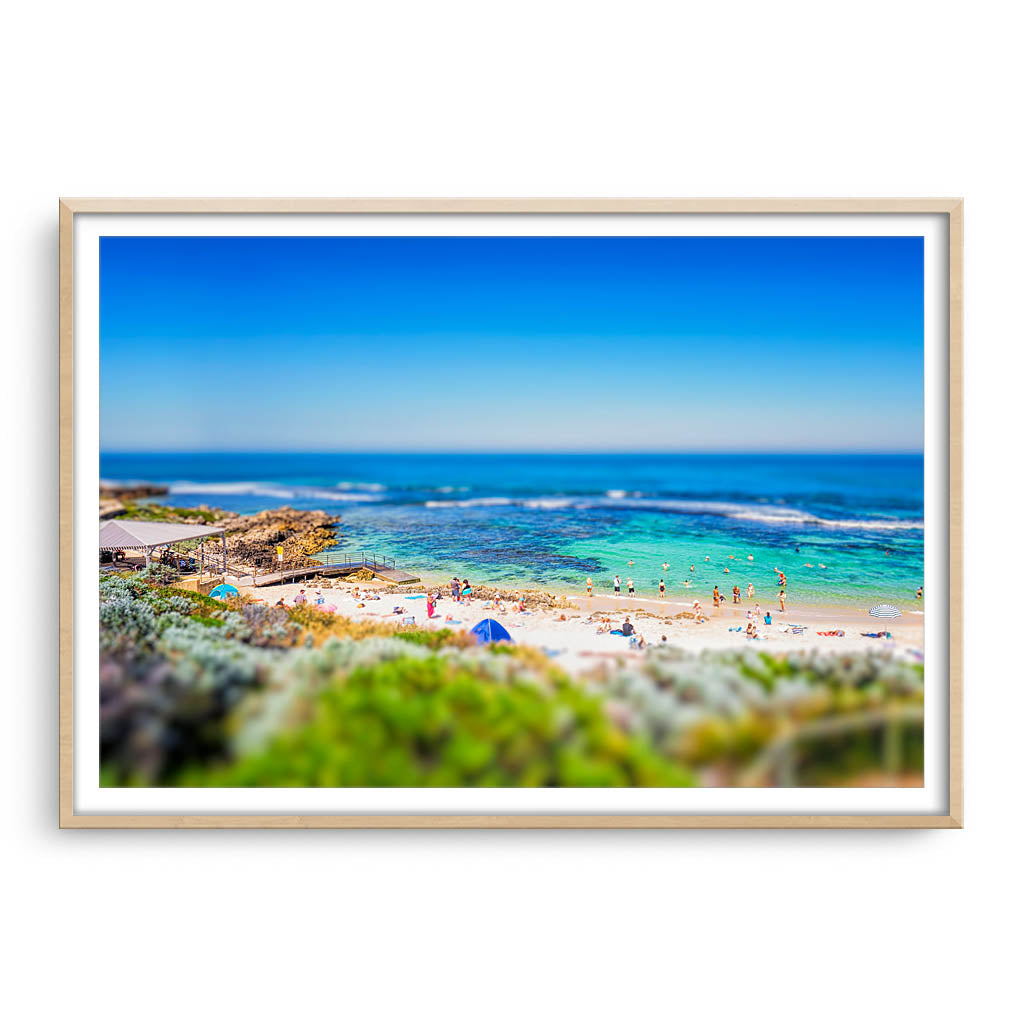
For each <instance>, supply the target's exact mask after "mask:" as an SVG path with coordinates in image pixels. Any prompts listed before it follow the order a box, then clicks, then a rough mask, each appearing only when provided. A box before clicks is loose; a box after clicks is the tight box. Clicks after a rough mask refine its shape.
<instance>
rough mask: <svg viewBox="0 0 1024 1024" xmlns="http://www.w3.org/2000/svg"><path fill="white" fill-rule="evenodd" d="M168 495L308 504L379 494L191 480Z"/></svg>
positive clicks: (372, 498) (369, 498)
mask: <svg viewBox="0 0 1024 1024" xmlns="http://www.w3.org/2000/svg"><path fill="white" fill-rule="evenodd" d="M167 490H168V492H169V493H171V494H212V495H217V494H222V495H239V494H243V495H250V496H252V497H258V498H278V499H280V500H281V501H294V500H295V499H296V498H301V499H306V500H310V501H352V502H363V501H382V500H383V497H384V496H383V495H382V494H379V493H372V494H370V493H363V492H357V491H352V490H332V489H329V488H323V487H303V486H300V485H296V486H292V487H287V486H285V485H283V484H273V483H263V482H259V481H232V482H230V483H229V482H226V481H220V482H217V481H215V482H212V483H197V482H195V481H192V480H179V481H176V482H175V483H172V484H170V485H169V486H168V488H167Z"/></svg>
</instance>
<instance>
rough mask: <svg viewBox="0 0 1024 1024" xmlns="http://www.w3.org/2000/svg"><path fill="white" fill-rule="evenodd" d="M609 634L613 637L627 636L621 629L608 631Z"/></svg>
mask: <svg viewBox="0 0 1024 1024" xmlns="http://www.w3.org/2000/svg"><path fill="white" fill-rule="evenodd" d="M608 632H609V633H610V634H611V635H612V636H625V635H626V634H625V633H623V632H622V630H621V629H610V630H608Z"/></svg>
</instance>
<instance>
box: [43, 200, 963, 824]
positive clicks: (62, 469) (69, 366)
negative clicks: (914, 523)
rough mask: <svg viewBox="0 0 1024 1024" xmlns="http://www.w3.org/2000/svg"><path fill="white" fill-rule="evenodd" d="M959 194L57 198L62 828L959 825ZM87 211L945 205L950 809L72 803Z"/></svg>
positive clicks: (938, 209)
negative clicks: (492, 811) (484, 810)
mask: <svg viewBox="0 0 1024 1024" xmlns="http://www.w3.org/2000/svg"><path fill="white" fill-rule="evenodd" d="M963 206H964V203H963V199H962V198H930V199H929V198H924V199H907V198H903V199H900V198H859V199H839V198H816V199H815V198H812V199H806V198H805V199H797V198H763V199H755V198H742V199H736V198H732V199H714V198H708V199H668V198H665V199H657V198H633V199H596V198H594V199H588V198H583V199H579V198H574V199H570V198H561V199H559V198H525V199H524V198H519V199H515V198H458V199H456V198H450V199H438V198H432V199H416V198H372V197H367V198H359V199H326V198H292V199H239V198H185V197H182V198H149V199H146V198H131V199H125V198H61V199H60V201H59V215H60V216H59V221H60V242H59V251H60V257H59V262H60V283H59V305H60V314H59V322H60V328H59V334H60V337H59V345H60V357H59V399H60V410H59V441H60V453H59V483H60V511H59V547H60V552H61V557H60V562H59V566H63V565H65V564H66V565H68V566H70V567H71V568H70V571H68V572H63V571H60V570H59V633H60V649H59V651H60V653H59V659H60V660H59V666H60V668H59V672H60V679H59V751H58V757H59V795H58V807H59V813H58V821H59V826H60V828H62V829H110V828H118V829H145V828H161V829H164V828H171V829H208V828H231V829H252V828H299V829H303V828H305V829H347V828H375V829H397V828H412V829H456V828H459V829H462V828H476V829H506V828H507V829H552V828H556V829H615V828H626V829H690V828H725V829H772V828H808V829H821V828H853V829H864V828H868V829H921V828H929V829H931V828H938V829H961V828H963V244H964V235H963ZM79 213H197V214H200V213H202V214H211V213H213V214H216V213H225V214H231V213H236V214H242V213H311V214H322V213H938V214H947V215H948V217H949V250H948V253H949V503H950V523H949V560H950V597H949V601H950V605H949V617H950V621H949V770H948V782H949V813H948V814H945V815H942V814H939V815H935V814H931V815H929V814H922V815H810V814H809V815H802V814H792V815H770V814H761V815H642V814H641V815H629V814H627V815H538V814H528V815H420V814H415V815H214V814H211V815H194V814H193V815H109V814H106V815H100V814H76V813H75V811H74V762H73V742H74V690H73V656H74V622H73V598H74V561H73V558H72V557H71V556H72V552H73V527H74V500H73V499H74V280H73V275H74V216H75V214H79Z"/></svg>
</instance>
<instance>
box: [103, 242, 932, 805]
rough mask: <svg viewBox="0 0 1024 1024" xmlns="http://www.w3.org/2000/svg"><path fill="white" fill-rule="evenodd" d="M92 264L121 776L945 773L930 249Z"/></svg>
mask: <svg viewBox="0 0 1024 1024" xmlns="http://www.w3.org/2000/svg"><path fill="white" fill-rule="evenodd" d="M99 251H100V261H99V267H100V270H99V298H100V304H99V319H100V376H99V394H100V454H99V477H100V488H99V494H98V509H99V526H98V528H99V574H98V582H97V586H98V590H99V659H100V688H99V701H100V707H99V730H100V738H99V740H100V741H99V755H100V766H99V767H100V779H101V784H102V786H104V787H209V788H220V787H223V788H240V787H296V788H346V787H347V788H364V787H366V788H373V787H443V788H463V787H499V788H513V787H533V788H541V787H564V788H575V787H605V788H632V787H638V788H641V787H651V788H658V787H660V788H684V787H707V788H712V787H733V788H736V787H740V788H748V787H749V788H766V787H780V788H785V787H788V788H794V787H816V788H828V787H843V788H850V787H853V788H865V789H869V788H881V787H885V788H892V787H915V788H917V787H921V786H923V783H924V672H925V665H924V628H925V626H924V609H925V601H926V594H925V587H924V582H925V581H924V529H925V524H924V454H923V448H924V370H923V363H924V313H923V294H924V251H923V245H922V239H921V238H920V237H914V236H877V237H873V236H842V237H839V236H778V237H775V236H750V237H743V236H721V237H719V236H697V235H692V236H679V235H652V236H640V235H635V236H631V235H614V236H583V235H579V236H573V235H538V236H527V235H523V236H508V237H504V236H501V237H499V236H485V235H479V236H475V235H457V236H453V235H447V236H430V235H421V236H398V235H395V236H371V235H365V236H358V235H346V236H266V237H262V236H237V237H235V236H232V237H227V236H216V235H209V236H194V237H193V236H130V235H111V236H105V237H102V238H101V239H100V247H99ZM90 500H91V498H90Z"/></svg>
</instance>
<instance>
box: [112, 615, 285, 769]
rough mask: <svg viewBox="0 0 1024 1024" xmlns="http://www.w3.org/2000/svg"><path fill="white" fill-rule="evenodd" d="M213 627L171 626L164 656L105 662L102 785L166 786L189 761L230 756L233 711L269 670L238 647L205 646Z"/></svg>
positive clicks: (135, 654) (120, 655)
mask: <svg viewBox="0 0 1024 1024" xmlns="http://www.w3.org/2000/svg"><path fill="white" fill-rule="evenodd" d="M213 632H214V631H213V630H209V629H202V628H198V627H192V628H191V630H189V628H188V627H175V628H172V629H168V630H167V631H166V633H165V634H164V637H163V638H162V639H163V640H165V641H166V642H167V646H168V650H169V651H171V652H173V653H174V654H176V655H177V657H173V656H171V657H169V656H167V653H166V652H165V653H163V654H161V655H157V656H152V655H148V654H146V653H142V652H139V651H137V650H132V651H127V652H125V651H121V652H117V653H115V655H114V656H109V655H104V656H103V657H101V659H100V758H101V764H102V769H103V774H102V780H103V784H104V785H112V786H127V785H147V786H149V785H162V784H166V783H167V782H168V781H169V780H170V779H171V778H173V777H174V775H175V774H177V773H178V772H179V771H180V770H181V769H182V768H183V767H184V766H186V765H195V764H201V763H205V762H208V761H210V760H211V759H214V758H222V757H225V756H226V755H227V753H228V750H229V739H230V737H229V734H228V727H229V723H230V717H229V716H230V711H231V710H232V708H233V707H234V706H235V705H236V704H237V703H238V702H239V701H240V700H241V698H242V697H243V696H244V695H245V694H246V693H247V692H248V691H250V690H251V689H253V688H255V687H257V686H259V685H262V684H263V682H264V681H265V679H266V678H267V674H268V667H267V666H266V664H265V663H261V662H260V661H259V660H257V659H254V658H253V657H252V656H251V654H249V655H248V656H247V654H246V652H245V649H244V648H241V645H238V644H230V645H228V646H222V647H217V646H214V645H210V644H207V643H206V642H205V641H206V638H207V637H209V636H210V634H211V633H213Z"/></svg>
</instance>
